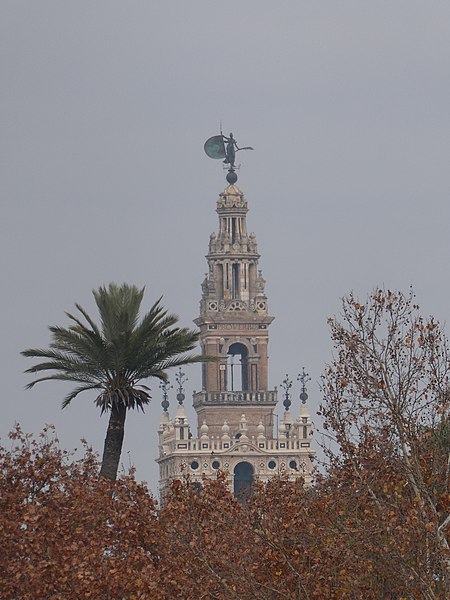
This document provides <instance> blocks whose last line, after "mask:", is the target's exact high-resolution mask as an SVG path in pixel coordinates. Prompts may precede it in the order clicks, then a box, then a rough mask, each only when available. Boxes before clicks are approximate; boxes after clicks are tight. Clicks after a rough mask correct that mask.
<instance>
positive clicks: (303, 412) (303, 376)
mask: <svg viewBox="0 0 450 600" xmlns="http://www.w3.org/2000/svg"><path fill="white" fill-rule="evenodd" d="M297 381H301V384H302V387H301V390H302V391H301V392H300V400H301V405H300V416H305V417H306V416H308V417H309V410H308V407H307V404H306V401H307V400H308V393H307V391H306V384H307V382H308V381H311V377H310V376H309V373H307V372H306V371H305V367H302V372H301V373H299V374H298V376H297Z"/></svg>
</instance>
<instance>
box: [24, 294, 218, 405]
mask: <svg viewBox="0 0 450 600" xmlns="http://www.w3.org/2000/svg"><path fill="white" fill-rule="evenodd" d="M93 293H94V297H95V301H96V303H97V307H98V310H99V315H100V321H101V326H100V327H99V326H98V325H96V324H95V323H94V321H93V319H92V318H91V317H90V316H89V314H88V313H87V312H86V311H85V310H84V308H83V307H82V306H80V305H79V304H76V305H75V306H76V308H77V310H78V312H79V313H80V315H81V317H80V318H79V317H78V316H76V315H73V314H71V313H66V314H67V316H68V318H69V320H70V321H71V325H70V326H69V327H61V326H51V327H50V328H49V329H50V332H51V336H52V337H51V342H50V345H49V348H47V349H39V348H30V349H28V350H24V351H23V352H22V354H23V355H24V356H26V357H30V358H35V359H38V360H39V359H41V361H40V362H37V364H35V365H33V366H32V367H30V368H29V369H27V370H26V372H27V373H43V372H48V374H47V375H46V376H44V377H39V378H38V379H35V380H34V381H32V382H31V383H29V384H28V385H27V387H28V388H32V387H33V386H34V385H35V384H36V383H39V382H41V381H48V380H52V379H53V380H60V381H71V382H76V383H78V384H79V385H78V387H76V388H75V389H74V390H73V391H72V392H70V393H69V394H68V395H67V396H66V397H65V398H64V401H63V406H67V405H68V404H69V403H70V402H71V400H72V399H73V398H75V397H76V396H77V395H78V394H79V393H80V392H83V391H86V390H91V389H101V390H102V391H101V393H100V394H99V395H98V396H97V399H96V401H95V402H96V404H97V405H98V406H99V407H100V409H101V410H102V411H105V410H111V409H112V407H114V406H115V405H119V404H120V405H123V406H125V407H126V408H137V409H141V410H142V409H143V407H144V406H145V405H146V404H148V402H149V401H150V398H151V397H150V394H149V389H148V388H147V387H146V386H143V385H142V384H140V382H141V381H142V380H145V379H148V378H151V377H154V378H157V379H160V380H162V381H166V380H167V374H166V370H167V369H171V368H173V367H178V366H182V365H187V364H191V363H197V362H203V361H205V360H209V359H208V358H207V357H205V356H203V355H196V354H192V353H191V351H192V350H194V349H195V347H196V345H197V342H198V338H199V332H198V331H193V330H190V329H187V328H180V327H178V326H177V323H178V317H177V316H176V315H174V314H169V313H168V312H167V311H166V310H165V309H164V307H163V306H162V305H161V298H159V299H158V300H157V301H156V302H155V303H154V304H153V306H151V308H150V310H149V311H148V312H147V313H146V314H145V315H144V316H143V317H142V319H141V320H140V321H139V310H140V306H141V302H142V298H143V294H144V288H142V289H138V288H137V287H136V286H130V285H127V284H123V285H121V286H118V285H116V284H114V283H111V284H109V286H107V287H106V286H102V287H100V288H99V289H98V290H94V292H93ZM83 318H84V321H83Z"/></svg>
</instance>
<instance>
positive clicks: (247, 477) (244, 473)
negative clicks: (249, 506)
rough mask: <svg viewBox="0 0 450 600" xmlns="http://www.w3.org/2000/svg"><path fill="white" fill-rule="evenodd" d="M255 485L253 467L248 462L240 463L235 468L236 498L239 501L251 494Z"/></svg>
mask: <svg viewBox="0 0 450 600" xmlns="http://www.w3.org/2000/svg"><path fill="white" fill-rule="evenodd" d="M252 484H253V467H252V465H251V464H250V463H248V462H240V463H238V464H237V465H236V466H235V467H234V496H235V498H239V500H242V501H245V498H246V497H248V496H249V495H250V494H251V489H252Z"/></svg>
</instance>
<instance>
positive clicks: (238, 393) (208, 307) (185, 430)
mask: <svg viewBox="0 0 450 600" xmlns="http://www.w3.org/2000/svg"><path fill="white" fill-rule="evenodd" d="M230 179H232V180H231V181H230ZM228 181H229V185H228V186H227V187H226V188H225V190H224V191H223V192H222V193H221V194H220V195H219V199H218V201H217V214H218V216H219V228H218V232H217V233H212V234H211V236H210V241H209V250H208V254H207V256H206V259H207V262H208V273H207V274H206V277H205V279H204V281H203V283H202V297H201V301H200V315H199V316H198V317H197V318H196V319H195V321H194V322H195V323H196V325H197V326H198V327H199V329H200V344H201V350H202V353H203V354H205V355H208V356H212V357H215V358H216V361H214V362H207V363H203V364H202V390H201V391H199V392H194V395H193V406H194V409H195V411H196V414H197V423H196V425H195V428H191V426H190V423H189V421H188V417H187V415H186V412H185V408H184V399H185V395H184V381H185V376H184V373H182V372H181V370H180V372H179V373H178V374H177V376H176V381H177V384H178V386H177V400H178V407H177V409H176V413H175V416H174V417H173V418H170V415H169V410H168V409H169V401H168V388H169V386H167V385H163V386H162V387H163V396H164V399H163V402H162V406H163V415H162V419H161V423H160V427H159V458H158V459H157V462H158V463H159V465H160V491H161V494H162V497H164V493H165V490H166V489H167V487H168V485H169V484H170V482H171V481H172V480H174V479H183V478H184V477H186V476H188V477H189V480H190V481H191V482H193V484H194V485H201V482H202V480H203V478H204V477H214V476H215V475H216V473H217V471H218V470H219V469H220V470H222V471H224V472H226V473H227V474H228V482H229V485H230V489H231V490H233V491H234V493H235V495H239V494H241V493H243V492H245V491H246V490H248V489H249V487H250V485H251V483H252V482H253V481H255V480H259V481H268V480H269V479H270V478H271V477H273V476H274V475H277V474H278V475H280V474H282V475H284V476H286V477H288V478H290V479H295V478H297V477H303V478H304V480H305V483H308V482H309V481H310V480H311V470H312V460H313V457H314V454H315V453H314V451H313V450H312V448H311V438H312V422H311V417H310V413H309V410H308V407H307V404H306V401H307V398H308V395H307V393H306V387H305V382H306V381H307V374H305V372H303V375H302V376H299V379H300V380H301V382H302V393H301V394H300V401H301V403H300V406H299V410H298V415H297V417H296V418H293V417H292V416H291V412H290V406H291V400H290V398H291V394H290V391H289V390H290V388H291V387H292V382H291V381H290V380H289V379H288V377H287V376H286V379H285V380H284V381H283V384H282V387H283V389H284V390H285V392H284V394H283V398H284V402H283V404H284V411H283V412H282V414H281V415H280V416H279V417H277V419H278V420H277V423H276V428H275V431H274V417H275V416H276V415H275V414H274V411H275V409H276V406H277V390H276V388H275V389H270V387H269V384H268V343H269V327H270V324H271V323H272V321H273V319H274V317H271V316H270V315H269V312H268V304H267V296H266V294H265V289H264V288H265V281H264V279H263V277H262V274H261V271H260V270H259V268H258V267H259V264H258V263H259V258H260V255H259V254H258V248H257V243H256V237H255V235H254V234H253V233H251V234H250V235H249V234H248V232H247V222H246V216H247V212H248V206H247V200H246V199H245V197H244V194H243V193H242V192H241V190H240V189H239V188H238V187H237V186H236V185H235V183H236V179H234V178H228Z"/></svg>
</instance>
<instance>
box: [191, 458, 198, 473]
mask: <svg viewBox="0 0 450 600" xmlns="http://www.w3.org/2000/svg"><path fill="white" fill-rule="evenodd" d="M198 467H199V464H198V462H197V461H196V460H193V461H192V462H191V469H192V470H194V471H195V470H196V469H198Z"/></svg>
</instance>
